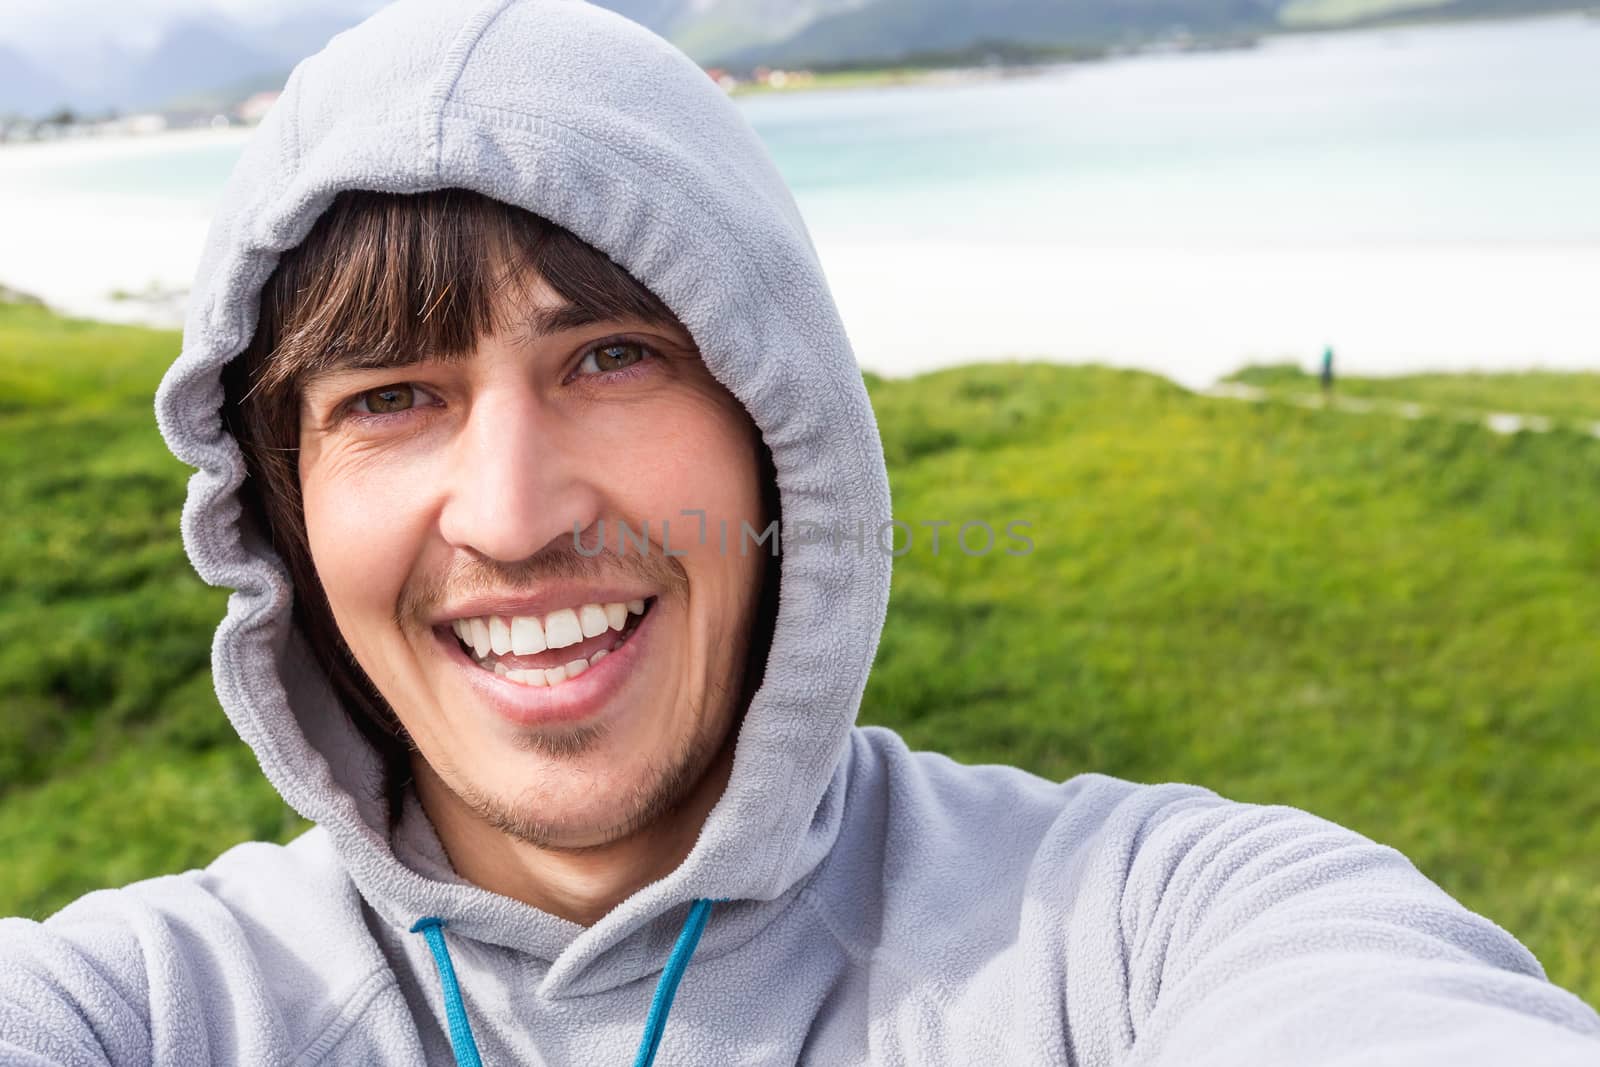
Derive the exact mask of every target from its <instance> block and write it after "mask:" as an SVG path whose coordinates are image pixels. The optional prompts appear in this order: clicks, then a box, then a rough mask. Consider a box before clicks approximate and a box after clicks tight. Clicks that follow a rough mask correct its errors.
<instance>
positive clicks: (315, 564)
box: [0, 0, 1600, 1067]
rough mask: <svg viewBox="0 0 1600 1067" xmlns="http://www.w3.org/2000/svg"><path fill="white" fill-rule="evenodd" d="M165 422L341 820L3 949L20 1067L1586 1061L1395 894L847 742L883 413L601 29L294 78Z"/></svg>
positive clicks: (231, 582) (730, 192)
mask: <svg viewBox="0 0 1600 1067" xmlns="http://www.w3.org/2000/svg"><path fill="white" fill-rule="evenodd" d="M157 411H158V416H159V419H160V422H161V427H162V430H163V432H164V433H165V434H166V436H167V440H168V441H169V442H170V444H171V445H172V448H173V450H174V451H175V452H176V453H177V454H178V455H179V456H180V457H181V458H183V459H185V460H186V461H188V462H190V463H191V464H193V465H194V466H195V467H197V468H198V473H197V474H196V475H195V477H194V479H193V480H192V482H191V487H190V494H189V500H188V505H187V507H186V508H185V511H184V520H183V531H184V538H185V543H186V545H187V547H188V550H189V552H190V555H191V558H192V559H193V561H194V563H195V566H196V568H197V569H198V571H199V572H200V573H201V574H202V575H203V576H204V577H205V578H206V579H207V580H209V581H211V582H214V583H216V584H218V585H224V586H227V587H230V588H232V589H234V590H236V593H235V595H234V596H233V597H232V598H231V599H230V602H229V611H228V615H227V618H226V619H225V620H224V621H223V624H222V626H221V628H220V629H219V630H218V632H217V636H216V641H215V644H214V648H213V663H214V675H215V681H216V685H217V691H218V694H219V696H220V698H221V701H222V704H223V707H224V708H225V710H226V711H227V713H228V715H229V717H230V719H231V720H232V722H233V724H234V725H235V727H236V728H237V729H238V732H239V734H240V736H241V737H242V738H243V739H244V740H245V741H246V742H247V743H248V744H249V745H250V746H251V747H252V749H253V750H254V751H255V753H256V755H257V756H258V758H259V760H260V762H261V766H262V769H263V770H264V771H265V773H266V774H267V776H268V777H269V778H270V780H271V781H272V783H273V784H274V785H275V786H276V787H277V789H278V790H279V792H280V793H282V795H283V796H284V798H285V799H286V800H287V801H288V803H289V804H291V805H292V806H293V807H294V808H295V809H296V810H297V811H299V812H300V813H302V814H303V815H304V816H306V817H307V818H308V819H310V820H312V821H314V822H315V823H316V824H317V825H316V828H315V829H313V830H312V831H310V832H309V833H307V834H305V835H304V836H302V837H300V838H299V839H298V840H296V841H295V842H293V843H292V844H290V845H288V846H285V847H279V846H275V845H268V844H262V843H256V844H247V845H242V846H240V847H238V848H235V849H232V850H230V851H229V852H227V853H225V854H224V855H223V856H221V857H220V858H218V859H217V860H216V861H215V862H214V863H213V864H212V865H211V866H209V867H208V868H207V869H205V870H203V871H192V872H189V873H186V874H183V875H178V876H173V877H168V878H159V879H154V880H151V881H148V882H141V883H138V884H136V885H132V886H127V887H125V888H122V889H115V890H108V891H105V892H100V893H93V894H90V895H89V896H87V897H85V898H83V899H82V900H80V901H78V902H76V903H74V904H72V905H71V906H69V907H67V908H65V909H64V910H62V911H61V912H60V913H58V914H56V915H54V916H52V917H50V918H49V919H48V920H46V921H45V922H43V923H35V922H29V921H25V920H22V919H7V920H3V921H0V1064H5V1065H7V1067H9V1065H13V1064H28V1065H38V1064H119V1065H121V1064H129V1065H131V1064H150V1063H159V1064H196V1063H241V1064H352V1065H353V1064H362V1065H369V1064H393V1065H400V1064H407V1065H411V1064H422V1063H428V1064H452V1063H453V1064H457V1065H478V1064H482V1063H490V1064H514V1063H528V1064H593V1063H626V1062H633V1063H635V1064H648V1063H651V1062H659V1063H663V1064H665V1063H675V1064H784V1063H795V1062H802V1061H803V1062H807V1063H817V1064H840V1063H868V1062H871V1063H887V1064H996V1063H1000V1064H1078V1065H1085V1067H1091V1065H1093V1067H1098V1065H1139V1064H1144V1065H1157V1064H1159V1065H1169V1067H1179V1065H1181V1067H1189V1065H1202V1064H1216V1065H1227V1067H1241V1065H1263V1067H1267V1065H1270V1067H1282V1065H1285V1064H1301V1063H1306V1064H1357V1063H1359V1064H1396V1065H1399V1064H1405V1065H1418V1064H1440V1065H1449V1067H1463V1065H1470V1064H1481V1065H1485V1067H1487V1065H1489V1064H1495V1065H1500V1064H1505V1063H1540V1064H1545V1065H1573V1067H1577V1065H1580V1064H1582V1065H1589V1064H1593V1063H1594V1062H1596V1059H1597V1053H1600V1019H1597V1017H1596V1016H1595V1014H1594V1012H1593V1011H1592V1010H1590V1009H1589V1008H1588V1007H1586V1006H1585V1005H1584V1004H1583V1003H1582V1002H1581V1001H1579V1000H1578V999H1577V998H1576V997H1573V996H1572V995H1570V994H1568V993H1566V992H1563V991H1562V990H1559V989H1557V988H1555V987H1553V986H1551V985H1550V984H1549V983H1548V982H1546V981H1545V979H1544V975H1543V972H1542V970H1541V969H1540V966H1539V964H1538V962H1537V961H1536V960H1535V959H1534V958H1533V956H1532V955H1531V954H1529V953H1528V951H1527V950H1526V949H1525V948H1523V946H1521V945H1520V944H1519V943H1518V942H1517V941H1516V940H1515V939H1514V938H1512V937H1511V936H1510V935H1509V934H1507V933H1506V932H1505V931H1503V930H1501V929H1499V928H1498V927H1496V926H1495V925H1494V924H1493V923H1491V922H1489V921H1488V920H1486V919H1484V918H1482V917H1480V916H1477V915H1474V914H1473V913H1471V912H1469V911H1467V910H1466V909H1464V908H1463V907H1461V905H1460V904H1458V903H1457V902H1455V901H1454V900H1452V899H1451V898H1450V897H1448V896H1447V895H1446V894H1444V893H1443V892H1442V891H1440V890H1439V889H1438V888H1437V887H1436V886H1434V885H1433V884H1432V883H1431V882H1429V881H1428V880H1427V879H1426V878H1424V877H1423V876H1422V875H1421V874H1419V873H1418V872H1417V871H1416V869H1415V868H1414V867H1412V865H1411V864H1410V863H1408V862H1407V861H1406V859H1405V858H1404V857H1403V856H1401V855H1400V854H1398V853H1396V852H1395V851H1393V850H1392V849H1388V848H1385V847H1382V846H1380V845H1377V844H1375V843H1373V842H1371V841H1369V840H1367V839H1365V838H1362V837H1360V836H1359V835H1357V834H1354V833H1352V832H1350V831H1348V830H1344V829H1341V828H1339V827H1337V826H1334V825H1332V824H1330V823H1327V822H1325V821H1323V820H1320V819H1317V818H1315V817H1314V816H1311V815H1308V814H1306V813H1303V812H1299V811H1295V810H1293V809H1288V808H1279V807H1257V806H1251V805H1244V804H1236V803H1231V802H1229V801H1227V800H1224V799H1222V798H1220V797H1218V796H1216V795H1215V794H1213V793H1211V792H1209V791H1207V790H1205V789H1202V788H1198V787H1195V786H1187V785H1162V786H1142V785H1135V784H1133V783H1129V782H1123V781H1118V780H1116V779H1112V778H1107V777H1104V776H1101V775H1097V774H1093V773H1085V774H1083V775H1080V776H1078V777H1075V778H1073V779H1071V780H1070V781H1068V782H1065V783H1053V782H1047V781H1043V780H1041V779H1039V778H1036V777H1033V776H1031V775H1029V774H1026V773H1024V772H1022V771H1020V770H1017V769H1013V768H1006V767H962V766H959V765H957V764H955V763H953V762H951V761H949V760H947V759H944V758H943V757H940V756H937V755H934V754H929V753H916V752H911V751H909V750H908V749H907V748H906V747H905V745H904V744H903V743H902V742H901V741H900V739H899V738H897V737H895V736H894V735H893V734H891V733H889V732H887V731H884V730H876V729H858V728H856V727H855V725H854V724H855V719H856V715H857V712H858V709H859V705H860V701H861V697H862V693H863V689H864V687H865V684H866V678H867V673H868V670H869V668H870V666H871V664H872V661H873V657H874V654H875V651H876V647H877V641H878V635H879V631H880V628H881V626H882V623H883V620H884V612H885V609H886V605H887V600H888V590H889V570H890V556H889V554H888V553H887V552H886V551H882V550H880V547H879V546H878V545H875V544H874V534H875V533H876V532H878V531H881V530H882V529H883V526H884V524H885V523H886V522H888V521H889V520H890V517H891V513H890V509H889V493H888V479H887V475H886V472H885V469H884V462H883V451H882V448H881V446H880V442H879V439H878V434H877V429H876V425H875V422H874V419H873V415H872V409H871V406H870V404H869V402H868V398H867V394H866V391H865V389H864V387H863V383H862V379H861V376H860V373H859V371H858V370H857V367H856V364H855V360H854V357H853V355H852V353H851V350H850V346H849V343H848V341H847V339H846V337H845V334H844V331H843V329H842V327H841V325H840V322H839V319H838V315H837V313H836V311H835V309H834V306H833V303H832V300H831V298H830V296H829V293H828V289H827V286H826V284H825V282H824V279H823V276H822V272H821V270H820V268H819V266H818V263H817V260H816V256H815V254H814V252H813V250H812V247H811V244H810V241H809V238H808V237H807V234H806V231H805V228H804V226H803V224H802V222H801V220H800V217H799V214H798V212H797V211H796V209H795V205H794V203H793V201H792V199H791V198H790V196H789V194H788V192H787V190H786V189H785V188H784V186H783V183H782V181H781V180H780V179H779V177H778V176H777V174H776V172H775V170H774V168H773V167H772V164H771V162H770V161H769V160H768V158H767V156H766V155H765V153H764V151H763V150H762V148H761V146H760V144H759V142H758V141H757V139H756V137H755V135H754V134H753V133H752V132H751V130H750V129H749V127H748V126H747V125H746V123H745V122H744V120H743V118H742V117H741V115H740V113H739V111H738V110H737V108H735V107H734V106H733V105H732V104H731V103H730V102H729V101H728V100H727V99H726V98H725V97H724V95H723V94H722V92H721V90H720V89H718V88H717V87H716V85H715V84H713V83H712V82H711V81H710V80H709V79H708V78H706V77H705V75H704V74H703V73H702V72H701V71H700V70H699V69H698V68H696V67H695V66H694V65H693V64H692V63H691V62H689V61H688V60H687V59H686V58H684V57H683V56H682V55H681V54H679V53H678V52H677V51H676V50H674V49H673V48H672V47H671V46H669V45H668V44H666V43H665V42H663V41H661V40H659V39H657V38H655V37H654V36H652V35H650V34H649V33H647V32H645V31H644V30H642V29H640V28H639V27H637V26H635V25H633V24H632V23H629V22H627V21H625V20H623V19H621V18H619V17H617V16H615V15H612V14H609V13H607V12H604V11H601V10H599V9H597V8H594V7H591V6H589V5H587V4H584V3H580V2H578V0H493V2H487V3H483V2H475V3H464V2H463V3H456V2H439V0H401V2H399V3H396V4H394V5H392V6H390V7H387V8H385V9H384V10H383V11H381V12H380V13H379V14H378V15H376V16H374V17H373V18H372V19H371V20H369V21H368V22H367V23H365V24H363V25H362V26H361V27H359V28H357V29H356V30H353V31H351V32H349V33H346V34H342V35H340V36H339V37H338V38H336V39H335V40H334V41H333V42H332V43H331V44H330V46H329V47H328V49H327V50H325V51H324V52H323V53H321V54H319V55H318V56H316V57H313V58H312V59H310V60H308V61H307V62H306V63H304V64H302V65H301V67H300V68H298V69H297V70H296V72H295V74H294V76H293V77H292V78H291V81H290V84H289V87H288V88H287V90H286V91H285V93H284V95H283V98H282V99H281V100H280V101H279V103H278V104H277V106H276V107H275V108H274V109H273V111H272V113H271V115H269V117H268V118H267V120H266V121H265V122H264V123H263V125H262V128H261V129H260V131H259V132H258V133H257V135H256V137H255V138H254V140H253V141H252V144H251V146H250V148H249V149H248V151H247V153H246V155H245V157H244V159H243V160H242V162H241V163H240V165H239V167H238V169H237V171H236V172H235V174H234V176H233V178H232V179H231V181H230V184H229V187H228V189H227V192H226V194H225V196H224V197H223V201H222V204H221V207H220V210H219V213H218V216H217V219H216V221H215V224H214V226H213V230H212V235H211V239H210V242H209V244H208V247H207V251H206V256H205V259H204V262H203V264H202V266H201V269H200V272H199V275H198V278H197V285H196V291H195V296H194V300H193V309H192V312H191V318H190V320H189V322H188V324H187V328H186V330H185V337H184V351H183V353H182V354H181V356H180V357H179V359H178V360H177V362H176V363H175V365H174V366H173V368H172V370H171V371H170V373H169V374H168V376H167V378H166V380H165V381H164V382H163V385H162V388H161V392H160V395H159V397H158V399H157ZM774 523H779V524H780V525H778V526H773V525H772V524H774ZM793 529H824V530H834V531H839V532H841V533H842V534H843V536H842V537H841V538H840V539H839V540H838V541H837V542H836V543H834V544H816V543H812V541H811V539H809V538H800V539H793V538H790V539H784V538H783V531H786V530H793ZM730 531H731V534H730ZM774 531H777V533H774ZM863 531H864V532H865V537H864V538H863V537H862V533H863ZM751 533H753V534H754V536H751ZM863 542H864V543H863ZM972 656H973V659H974V669H983V668H982V664H983V657H984V652H983V650H982V649H973V650H972ZM1061 713H1062V714H1063V715H1069V714H1072V713H1073V712H1072V709H1071V708H1063V709H1061ZM182 815H183V813H182V812H174V813H173V816H174V817H175V818H181V817H182Z"/></svg>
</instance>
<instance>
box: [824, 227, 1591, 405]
mask: <svg viewBox="0 0 1600 1067" xmlns="http://www.w3.org/2000/svg"><path fill="white" fill-rule="evenodd" d="M818 244H819V248H820V250H821V254H822V256H823V259H824V262H825V265H826V267H827V271H828V276H829V278H830V280H831V282H832V284H833V288H834V294H835V297H836V299H837V300H838V302H839V306H840V310H841V312H842V314H843V315H844V318H845V322H846V323H847V325H848V327H849V329H850V334H851V337H852V339H853V340H854V342H855V346H856V351H857V355H858V358H859V360H860V362H861V364H862V366H864V367H866V368H868V369H871V370H875V371H878V372H880V373H884V374H893V375H901V374H912V373H916V372H918V371H922V370H926V369H929V368H931V367H939V366H949V365H952V364H958V363H969V362H974V361H978V360H993V359H1006V358H1037V359H1050V360H1060V361H1067V362H1098V363H1107V364H1112V365H1116V366H1125V367H1138V368H1143V369H1146V370H1151V371H1155V372H1157V373H1160V374H1164V375H1166V376H1168V377H1170V378H1173V379H1175V380H1177V381H1179V382H1182V383H1184V384H1185V385H1189V386H1192V387H1199V386H1203V385H1206V384H1209V383H1210V382H1212V381H1215V380H1216V379H1217V378H1218V377H1220V376H1222V375H1224V374H1227V373H1228V372H1230V371H1232V370H1234V369H1236V368H1238V367H1240V366H1242V365H1244V364H1247V363H1252V362H1294V363H1298V364H1301V365H1302V366H1305V367H1307V368H1310V367H1312V366H1313V365H1314V364H1315V363H1316V361H1317V360H1318V359H1319V358H1320V356H1321V353H1322V348H1323V346H1324V345H1328V344H1331V345H1333V346H1334V349H1335V355H1336V360H1337V366H1338V368H1339V370H1340V372H1341V373H1351V374H1399V373H1407V372H1411V371H1420V370H1473V369H1481V370H1511V369H1526V368H1533V367H1545V368H1550V369H1568V370H1576V369H1583V370H1600V329H1596V324H1597V322H1600V320H1597V318H1596V313H1595V311H1594V307H1595V295H1594V294H1595V293H1596V292H1600V245H1573V246H1567V247H1562V246H1503V247H1494V246H1461V247H1440V246H1432V247H1429V246H1412V247H1392V248H1380V247H1360V246H1353V247H1335V248H1254V249H1250V248H1238V249H1229V248H1209V249H1206V248H1167V249H1162V248H1085V247H1063V248H1052V247H1048V246H1009V247H1008V246H1002V245H984V246H959V245H943V244H938V245H927V244H911V243H906V244H892V245H862V244H856V243H853V242H851V241H850V240H848V239H847V238H839V239H832V240H830V239H829V238H828V237H827V236H826V235H824V236H823V237H822V238H821V239H820V240H819V242H818Z"/></svg>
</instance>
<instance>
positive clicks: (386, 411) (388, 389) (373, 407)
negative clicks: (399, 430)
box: [355, 385, 417, 415]
mask: <svg viewBox="0 0 1600 1067" xmlns="http://www.w3.org/2000/svg"><path fill="white" fill-rule="evenodd" d="M416 406H417V389H416V387H415V386H411V385H386V386H384V387H383V388H381V389H369V390H368V391H367V392H365V393H362V394H361V395H360V396H358V397H356V402H355V408H356V410H357V411H359V412H360V413H361V414H363V415H392V414H394V413H396V412H400V411H409V410H411V409H412V408H414V407H416Z"/></svg>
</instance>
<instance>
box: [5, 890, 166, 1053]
mask: <svg viewBox="0 0 1600 1067" xmlns="http://www.w3.org/2000/svg"><path fill="white" fill-rule="evenodd" d="M87 911H89V912H92V909H87ZM109 919H110V917H109V916H106V915H103V914H99V915H95V914H85V918H84V919H83V920H82V921H81V922H77V923H73V924H72V930H71V935H72V936H70V937H66V936H62V933H60V932H57V931H56V930H53V929H52V928H51V927H50V926H46V925H44V924H42V923H35V922H30V921H28V920H26V919H0V1064H5V1065H6V1067H45V1065H50V1067H57V1065H61V1067H79V1065H83V1067H90V1065H93V1067H109V1065H112V1064H148V1063H151V1062H152V1061H153V1056H152V1049H151V1043H150V1020H149V1017H148V1004H149V987H148V980H147V977H146V975H147V971H146V965H145V960H144V953H143V950H142V948H141V947H140V944H139V939H138V937H137V935H136V934H135V933H134V931H133V929H132V928H130V927H128V926H126V925H125V924H123V923H120V922H115V921H108V920H109ZM69 921H70V917H69Z"/></svg>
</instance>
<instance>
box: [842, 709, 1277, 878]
mask: <svg viewBox="0 0 1600 1067" xmlns="http://www.w3.org/2000/svg"><path fill="white" fill-rule="evenodd" d="M850 791H851V797H850V803H852V804H855V805H861V806H872V805H882V806H884V807H885V808H886V809H892V810H893V816H892V817H893V818H894V819H895V820H896V821H897V823H899V824H900V825H899V826H898V827H897V828H898V829H899V830H901V831H909V832H918V831H923V832H926V834H927V835H929V837H930V838H932V839H934V840H937V839H939V838H944V839H948V840H950V841H951V842H952V843H953V844H954V843H959V844H960V846H961V848H962V850H963V853H964V854H965V855H969V856H970V855H972V854H973V851H974V850H975V849H976V850H985V849H991V848H992V849H999V850H1005V849H1007V848H1012V849H1015V848H1016V847H1018V846H1020V845H1023V844H1024V843H1025V842H1026V841H1027V840H1028V839H1034V840H1036V841H1037V842H1038V843H1040V844H1042V843H1043V842H1044V840H1045V839H1046V838H1048V837H1051V836H1056V837H1060V836H1063V835H1064V836H1066V837H1068V838H1070V839H1073V840H1076V841H1087V840H1089V839H1091V838H1095V837H1097V836H1100V835H1103V834H1105V833H1107V832H1111V833H1116V834H1121V835H1124V836H1128V837H1131V838H1134V839H1138V840H1142V838H1143V837H1144V835H1146V834H1148V833H1149V832H1150V831H1151V829H1152V828H1153V827H1154V826H1155V825H1156V824H1158V823H1160V822H1162V821H1165V820H1166V819H1168V818H1171V817H1175V816H1178V815H1180V814H1182V813H1184V812H1193V811H1201V810H1216V809H1228V810H1235V811H1236V810H1242V809H1244V808H1247V807H1249V805H1244V804H1240V803H1238V802H1235V801H1232V800H1229V799H1227V798H1225V797H1222V796H1219V795H1217V794H1216V793H1215V792H1213V791H1212V790H1210V789H1207V788H1205V787H1203V786H1198V785H1190V784H1186V783H1180V782H1164V783H1158V784H1144V783H1140V782H1134V781H1130V780H1127V779H1124V778H1118V777H1115V776H1112V775H1108V774H1102V773H1098V772H1094V771H1085V772H1081V773H1079V774H1075V775H1073V776H1071V777H1069V778H1066V779H1064V780H1062V781H1052V780H1050V779H1048V778H1044V777H1041V776H1039V775H1037V774H1035V773H1033V772H1031V771H1027V770H1024V769H1022V768H1020V767H1015V766H1010V765H1005V764H969V763H961V762H957V761H956V760H954V759H952V758H950V757H949V756H947V755H944V754H943V753H939V752H930V751H919V750H914V749H912V748H910V747H909V746H908V745H907V744H906V743H905V741H904V740H903V739H902V738H901V737H900V736H899V735H898V734H896V733H894V732H893V731H891V730H886V729H882V728H879V727H864V728H861V729H858V730H857V731H856V736H855V751H854V760H853V765H852V774H851V784H850ZM996 829H1004V830H1005V831H1006V832H1004V833H995V832H993V831H994V830H996Z"/></svg>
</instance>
